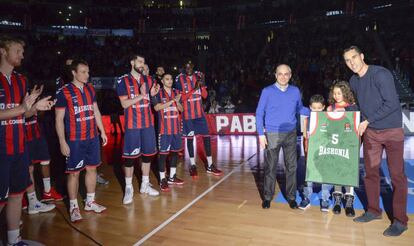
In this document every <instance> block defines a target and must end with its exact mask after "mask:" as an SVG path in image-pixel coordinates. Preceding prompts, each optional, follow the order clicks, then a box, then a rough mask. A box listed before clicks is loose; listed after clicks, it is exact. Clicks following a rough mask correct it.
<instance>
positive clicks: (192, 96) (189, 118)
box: [175, 62, 223, 178]
mask: <svg viewBox="0 0 414 246" xmlns="http://www.w3.org/2000/svg"><path fill="white" fill-rule="evenodd" d="M175 88H176V89H177V90H178V91H180V93H181V94H182V95H183V96H182V101H183V107H184V111H183V112H184V118H183V129H184V132H183V135H184V137H185V138H187V149H188V154H189V156H190V162H191V166H190V176H192V177H193V178H196V177H198V173H197V167H196V162H195V158H194V144H193V141H194V137H195V136H202V137H203V141H204V148H205V151H206V155H207V173H210V174H213V175H214V176H221V175H223V172H222V171H220V170H219V169H217V168H216V167H215V165H214V164H213V157H212V156H211V143H210V136H209V135H208V134H209V132H208V126H207V120H206V116H205V114H204V110H203V104H202V100H203V99H205V98H207V87H206V86H205V85H204V74H203V73H201V72H199V71H194V65H193V64H192V63H191V62H188V63H187V64H185V72H184V73H180V74H179V75H178V76H177V78H176V79H175Z"/></svg>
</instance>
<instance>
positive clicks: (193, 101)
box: [175, 71, 204, 120]
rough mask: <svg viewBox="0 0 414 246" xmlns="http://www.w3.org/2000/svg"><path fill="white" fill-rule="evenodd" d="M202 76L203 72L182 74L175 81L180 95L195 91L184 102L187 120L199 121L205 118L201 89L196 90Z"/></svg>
mask: <svg viewBox="0 0 414 246" xmlns="http://www.w3.org/2000/svg"><path fill="white" fill-rule="evenodd" d="M201 76H202V75H201V72H198V71H196V72H194V73H193V74H192V75H187V74H185V73H181V74H179V75H178V76H177V77H176V79H175V88H176V89H177V90H178V91H180V93H188V92H191V91H194V92H193V94H192V95H191V96H190V97H189V98H188V99H187V100H185V101H184V102H183V108H184V119H185V120H189V119H197V118H201V117H203V116H204V110H203V98H202V96H201V89H200V88H199V89H197V90H194V88H195V86H196V82H197V80H198V79H200V77H201Z"/></svg>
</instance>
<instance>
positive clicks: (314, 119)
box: [306, 112, 360, 186]
mask: <svg viewBox="0 0 414 246" xmlns="http://www.w3.org/2000/svg"><path fill="white" fill-rule="evenodd" d="M359 115H360V114H359V112H312V113H311V119H310V127H309V131H310V137H309V148H308V158H307V167H306V181H313V182H317V183H326V184H337V185H347V186H358V185H359V184H358V180H359V178H358V174H359V167H358V164H359V146H360V141H359V136H358V125H359Z"/></svg>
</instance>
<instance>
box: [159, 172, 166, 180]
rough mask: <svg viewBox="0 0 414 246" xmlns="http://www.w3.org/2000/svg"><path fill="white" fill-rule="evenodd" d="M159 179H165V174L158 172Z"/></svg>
mask: <svg viewBox="0 0 414 246" xmlns="http://www.w3.org/2000/svg"><path fill="white" fill-rule="evenodd" d="M160 179H161V180H163V179H165V172H160Z"/></svg>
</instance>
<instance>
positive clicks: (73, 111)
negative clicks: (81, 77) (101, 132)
mask: <svg viewBox="0 0 414 246" xmlns="http://www.w3.org/2000/svg"><path fill="white" fill-rule="evenodd" d="M56 98H57V101H56V110H62V109H64V110H65V119H64V122H65V134H66V139H69V140H70V141H76V140H88V139H93V138H95V137H96V136H97V135H98V129H97V126H96V121H95V113H94V110H93V108H94V107H93V104H94V103H95V102H96V94H95V90H94V89H93V86H92V85H90V84H85V85H84V86H83V88H82V89H80V88H78V87H77V86H75V85H74V84H73V83H70V84H66V85H64V86H63V87H62V88H61V90H59V92H58V94H57V95H56Z"/></svg>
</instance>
